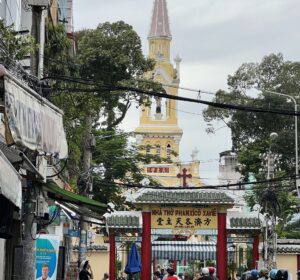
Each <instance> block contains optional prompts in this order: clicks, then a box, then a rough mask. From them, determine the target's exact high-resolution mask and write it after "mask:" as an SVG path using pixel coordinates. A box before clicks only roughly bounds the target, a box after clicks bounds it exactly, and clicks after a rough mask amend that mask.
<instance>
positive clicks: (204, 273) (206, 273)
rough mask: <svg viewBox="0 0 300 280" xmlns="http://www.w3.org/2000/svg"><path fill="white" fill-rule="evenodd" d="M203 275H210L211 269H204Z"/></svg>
mask: <svg viewBox="0 0 300 280" xmlns="http://www.w3.org/2000/svg"><path fill="white" fill-rule="evenodd" d="M202 274H203V275H208V274H209V269H208V268H207V267H203V268H202Z"/></svg>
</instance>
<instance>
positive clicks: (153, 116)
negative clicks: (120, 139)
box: [135, 0, 199, 186]
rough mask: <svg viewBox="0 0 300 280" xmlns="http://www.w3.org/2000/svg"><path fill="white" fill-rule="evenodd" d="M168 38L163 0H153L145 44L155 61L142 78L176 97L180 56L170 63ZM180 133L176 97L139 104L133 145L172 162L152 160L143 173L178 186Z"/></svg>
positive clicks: (167, 19) (169, 32)
mask: <svg viewBox="0 0 300 280" xmlns="http://www.w3.org/2000/svg"><path fill="white" fill-rule="evenodd" d="M171 41H172V35H171V31H170V24H169V17H168V9H167V2H166V0H154V7H153V12H152V20H151V26H150V32H149V35H148V43H149V57H150V58H152V59H154V60H155V62H156V64H155V68H154V69H153V71H151V72H149V73H147V74H146V78H148V79H152V80H154V81H156V82H159V83H161V84H162V85H163V88H164V89H165V91H166V92H167V94H169V95H174V96H177V95H178V86H179V82H180V76H179V74H180V73H179V66H180V62H181V59H180V58H179V56H177V57H176V58H175V59H174V62H175V67H174V65H173V64H172V63H171V59H170V57H171V51H170V50H171ZM182 133H183V132H182V129H181V128H179V126H178V120H177V101H176V100H171V99H165V98H157V97H156V98H154V97H153V98H152V99H151V100H150V102H149V103H147V104H145V105H143V106H142V110H141V115H140V121H139V126H138V127H137V128H136V129H135V135H136V140H137V144H138V145H140V146H143V147H145V153H149V154H155V155H157V156H159V157H161V158H168V159H170V160H171V161H172V163H170V162H167V161H165V162H163V161H162V162H161V163H156V162H152V163H151V164H148V165H144V166H143V168H144V172H145V173H146V174H147V175H151V176H152V177H154V179H156V180H157V181H158V182H160V184H161V185H162V186H179V185H180V180H179V179H178V178H179V177H177V175H178V174H179V173H180V172H182V168H181V167H182V166H181V165H180V163H179V160H178V155H179V143H180V140H181V137H182ZM198 169H199V164H198ZM194 170H196V168H194ZM198 175H199V171H198Z"/></svg>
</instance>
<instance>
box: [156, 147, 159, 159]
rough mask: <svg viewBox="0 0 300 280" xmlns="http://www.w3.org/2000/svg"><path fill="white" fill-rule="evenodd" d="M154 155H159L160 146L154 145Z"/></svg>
mask: <svg viewBox="0 0 300 280" xmlns="http://www.w3.org/2000/svg"><path fill="white" fill-rule="evenodd" d="M156 155H157V156H158V157H160V146H159V145H156Z"/></svg>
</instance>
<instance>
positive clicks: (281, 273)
mask: <svg viewBox="0 0 300 280" xmlns="http://www.w3.org/2000/svg"><path fill="white" fill-rule="evenodd" d="M288 276H289V274H288V272H287V270H285V269H279V270H278V271H277V274H276V279H278V280H279V279H281V280H287V279H288Z"/></svg>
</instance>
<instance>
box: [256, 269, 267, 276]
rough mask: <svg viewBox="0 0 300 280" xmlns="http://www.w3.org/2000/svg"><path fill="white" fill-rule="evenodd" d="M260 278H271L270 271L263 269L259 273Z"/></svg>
mask: <svg viewBox="0 0 300 280" xmlns="http://www.w3.org/2000/svg"><path fill="white" fill-rule="evenodd" d="M258 275H259V277H268V276H269V270H267V269H266V268H262V269H261V270H260V271H259V273H258Z"/></svg>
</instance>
